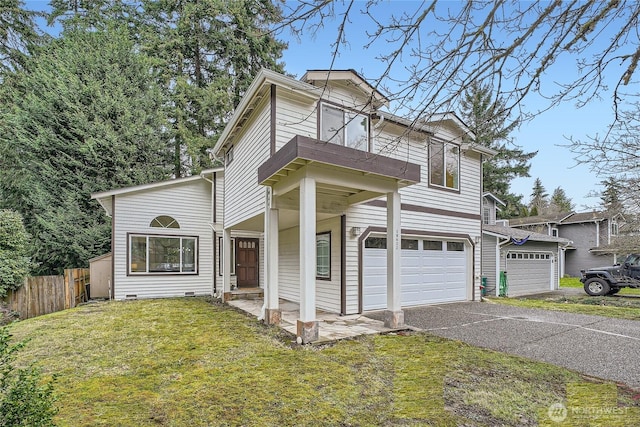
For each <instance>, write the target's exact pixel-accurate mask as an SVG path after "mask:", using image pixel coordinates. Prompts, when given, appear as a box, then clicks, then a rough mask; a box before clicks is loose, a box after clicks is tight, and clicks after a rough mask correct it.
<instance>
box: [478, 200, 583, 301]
mask: <svg viewBox="0 0 640 427" xmlns="http://www.w3.org/2000/svg"><path fill="white" fill-rule="evenodd" d="M500 206H504V203H503V202H502V201H501V200H500V199H498V198H497V197H495V196H494V195H493V194H491V193H485V194H484V197H483V229H482V234H483V237H482V276H483V278H484V282H485V285H484V286H485V289H484V292H485V294H486V295H491V296H493V295H495V296H500V295H501V293H502V294H504V295H506V296H519V295H527V294H534V293H540V292H547V291H551V290H555V289H558V287H559V284H560V277H561V276H562V271H563V265H564V253H565V250H566V248H567V247H569V245H570V243H571V242H570V241H569V240H567V239H563V238H561V237H557V236H554V235H552V234H549V233H546V232H538V231H533V230H530V229H520V228H514V227H510V226H509V225H508V221H506V220H496V212H497V211H498V210H499V208H500ZM536 230H541V231H544V230H543V229H541V228H539V229H536ZM501 283H502V285H503V289H502V290H501V288H500V284H501ZM501 291H502V292H501Z"/></svg>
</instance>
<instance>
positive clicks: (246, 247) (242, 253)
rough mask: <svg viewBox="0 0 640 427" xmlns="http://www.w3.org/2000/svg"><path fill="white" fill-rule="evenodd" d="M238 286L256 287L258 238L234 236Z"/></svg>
mask: <svg viewBox="0 0 640 427" xmlns="http://www.w3.org/2000/svg"><path fill="white" fill-rule="evenodd" d="M236 260H237V262H236V276H237V278H238V287H247V288H257V287H258V239H243V238H239V237H237V238H236Z"/></svg>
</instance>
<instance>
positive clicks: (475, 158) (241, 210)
mask: <svg viewBox="0 0 640 427" xmlns="http://www.w3.org/2000/svg"><path fill="white" fill-rule="evenodd" d="M387 103H388V100H387V99H386V98H385V97H384V95H382V94H381V93H380V92H378V91H377V90H376V89H375V88H374V87H372V86H371V85H370V84H369V83H367V82H366V81H365V80H364V79H363V78H362V77H360V76H359V75H358V74H357V73H356V72H355V71H353V70H345V71H322V70H318V71H309V72H307V73H306V74H305V75H304V76H303V77H302V79H301V80H295V79H293V78H290V77H286V76H284V75H282V74H278V73H275V72H272V71H268V70H262V71H261V72H260V73H259V74H258V76H257V77H256V78H255V80H254V81H253V83H252V84H251V86H250V87H249V88H248V89H247V92H246V94H245V96H244V97H243V99H242V100H241V102H240V104H239V105H238V107H237V108H236V110H235V112H234V113H233V115H232V117H231V118H230V120H229V123H228V124H227V126H226V127H225V129H224V131H223V132H222V134H221V135H220V137H219V139H218V142H217V143H216V145H215V147H214V148H213V152H214V154H215V155H216V156H217V157H219V158H220V159H223V160H224V163H225V165H224V183H222V175H223V172H222V170H217V172H211V171H207V172H206V173H204V174H203V175H201V176H198V177H191V178H184V179H181V180H176V181H175V182H173V181H169V182H165V183H158V184H150V185H149V186H141V187H134V188H132V189H124V190H114V191H110V192H105V193H100V194H96V195H93V197H94V198H96V199H98V200H99V201H100V202H101V204H102V205H103V206H104V207H105V209H106V210H107V212H108V213H110V214H113V213H115V217H114V219H113V223H114V237H113V239H114V250H113V253H114V254H115V256H114V268H115V270H116V274H114V289H115V297H116V298H125V297H127V296H128V295H130V294H131V295H136V296H138V297H141V296H144V297H147V296H149V297H153V296H171V295H180V294H191V293H195V294H201V293H209V294H211V293H215V294H218V295H221V296H222V297H223V298H224V299H229V298H230V297H231V293H232V291H233V289H234V288H235V287H236V286H238V287H240V288H251V287H260V288H263V289H264V301H265V304H264V307H265V321H266V322H267V323H270V324H274V323H278V322H279V321H280V305H279V301H280V299H285V300H290V301H294V302H297V303H299V304H300V318H299V319H298V325H297V327H298V336H300V337H301V339H302V340H303V342H309V341H313V340H315V339H317V336H318V330H317V328H318V322H317V319H316V312H317V310H318V309H321V310H325V311H329V312H334V313H341V314H354V313H361V312H364V311H368V310H385V319H386V320H385V323H386V324H387V325H388V326H391V327H399V326H402V325H403V324H404V314H403V311H402V308H404V307H409V306H415V305H422V304H430V303H439V302H450V301H467V300H474V299H479V297H480V293H479V286H480V274H479V273H480V245H479V242H480V239H481V233H482V230H481V222H482V213H481V199H482V183H481V177H482V163H483V161H484V160H485V159H486V158H487V157H491V156H493V155H495V154H496V153H495V151H493V150H490V149H487V148H485V147H482V146H477V145H475V144H473V143H472V141H473V134H472V133H471V132H470V131H469V129H468V128H467V127H466V126H465V125H464V123H462V122H461V121H460V120H459V119H458V118H457V117H456V116H455V114H453V113H446V114H441V115H437V116H431V117H430V118H429V119H425V120H423V121H420V122H417V123H414V122H412V121H409V120H405V119H403V118H401V117H398V116H395V115H393V114H390V113H388V112H386V111H384V107H385V106H386V105H387ZM212 174H213V176H212ZM216 174H217V176H216ZM212 182H213V183H214V184H213V187H212V185H211V183H212ZM129 205H131V206H129ZM159 216H160V217H164V216H169V217H171V218H173V219H175V220H176V221H177V222H178V223H179V224H180V227H181V228H180V229H175V230H174V229H169V228H166V229H160V230H157V231H156V229H155V228H154V227H153V226H152V224H151V222H152V221H154V219H155V218H157V217H159ZM122 222H125V223H127V224H126V226H125V225H122V224H121V223H122ZM155 235H158V236H159V237H160V238H165V237H166V238H171V239H174V240H168V241H167V244H169V245H173V246H172V247H175V248H177V249H179V246H177V245H178V242H177V241H176V240H175V239H177V238H178V237H177V236H184V238H186V239H187V240H182V241H181V242H182V243H180V245H182V246H181V248H183V250H184V248H185V246H184V242H186V243H188V244H189V245H193V244H194V243H195V246H196V247H197V248H199V249H198V252H197V254H198V255H197V257H196V258H195V259H194V260H193V263H194V264H195V265H197V267H195V270H194V269H193V268H192V267H186V269H187V271H184V270H183V271H167V272H165V271H162V272H158V271H151V267H147V270H144V271H140V272H138V271H137V268H139V267H138V266H137V264H138V263H136V262H134V261H135V260H134V257H133V253H146V259H147V262H149V260H150V259H151V258H152V257H153V256H154V253H152V252H151V246H150V245H151V244H155V243H156V242H155V240H153V239H155V237H154V236H155ZM193 238H195V239H196V240H195V242H193V241H190V240H188V239H193ZM144 243H146V244H147V250H146V252H145V251H144V250H143V249H140V248H141V247H142V246H141V245H143V244H144ZM139 246H140V248H139ZM214 260H215V261H214ZM218 260H220V261H221V262H217V261H218ZM182 262H183V264H181V265H182V267H181V268H185V265H184V261H182ZM174 264H175V263H169V266H168V268H171V269H176V268H178V267H176V266H175V265H174ZM187 264H192V262H191V259H189V260H188V262H187ZM220 274H222V276H221V279H222V280H217V279H218V278H219V277H220V276H219V275H220ZM214 278H215V279H216V280H214Z"/></svg>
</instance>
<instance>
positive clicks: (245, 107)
mask: <svg viewBox="0 0 640 427" xmlns="http://www.w3.org/2000/svg"><path fill="white" fill-rule="evenodd" d="M271 84H274V85H276V86H281V87H286V88H287V89H289V90H291V91H293V92H296V93H298V94H302V95H305V96H307V97H311V98H314V99H320V94H321V88H318V87H316V86H313V85H310V84H309V83H305V82H301V81H299V80H296V79H294V78H292V77H288V76H285V75H283V74H280V73H276V72H275V71H271V70H268V69H266V68H263V69H261V70H260V71H259V72H258V74H257V75H256V77H255V78H254V79H253V81H252V82H251V84H250V85H249V87H248V88H247V91H246V92H245V93H244V95H243V96H242V99H241V100H240V104H238V106H237V107H236V109H235V110H234V111H233V114H232V115H231V118H230V119H229V122H228V123H227V125H226V126H225V127H224V129H223V130H222V133H221V134H220V137H219V138H218V141H217V142H216V144H215V145H214V146H213V153H214V154H215V155H217V154H218V153H219V152H220V150H221V149H222V148H223V147H224V146H225V144H226V143H227V142H228V139H229V138H230V137H232V136H233V134H234V133H235V132H236V131H237V130H238V129H239V128H240V127H241V126H242V124H243V123H244V120H243V118H244V117H245V114H247V113H248V112H250V111H251V110H252V108H251V106H252V105H254V102H255V101H256V99H258V98H256V96H257V95H258V93H259V92H260V91H261V90H262V89H263V88H264V87H266V86H268V85H271Z"/></svg>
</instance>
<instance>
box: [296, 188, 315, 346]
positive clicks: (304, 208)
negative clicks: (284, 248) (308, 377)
mask: <svg viewBox="0 0 640 427" xmlns="http://www.w3.org/2000/svg"><path fill="white" fill-rule="evenodd" d="M297 335H298V337H299V338H300V339H302V342H303V343H308V342H311V341H316V340H317V339H318V322H317V321H316V181H315V179H313V178H309V177H304V178H302V179H301V180H300V318H299V319H298V324H297Z"/></svg>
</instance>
